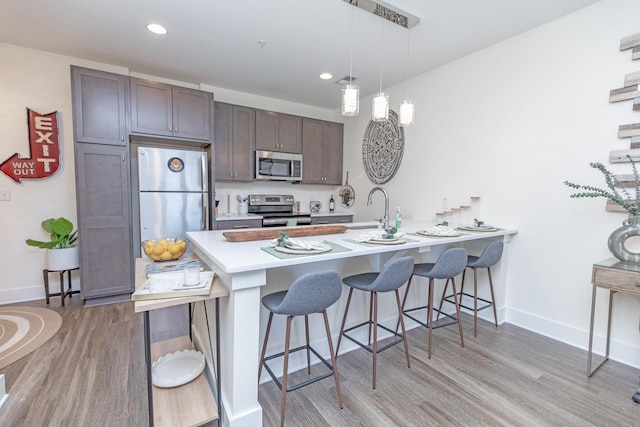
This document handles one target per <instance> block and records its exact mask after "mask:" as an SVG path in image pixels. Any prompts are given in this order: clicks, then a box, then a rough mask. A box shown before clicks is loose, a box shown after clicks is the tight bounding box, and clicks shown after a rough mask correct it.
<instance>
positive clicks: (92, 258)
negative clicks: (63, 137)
mask: <svg viewBox="0 0 640 427" xmlns="http://www.w3.org/2000/svg"><path fill="white" fill-rule="evenodd" d="M75 160H76V197H77V204H78V206H77V208H78V236H79V243H80V278H81V294H82V298H84V299H88V298H97V297H104V296H111V295H119V294H126V293H131V292H133V266H132V260H133V250H132V249H133V248H132V246H131V245H132V243H131V236H132V228H131V208H130V202H129V157H128V148H127V147H116V146H108V145H95V144H83V143H76V145H75Z"/></svg>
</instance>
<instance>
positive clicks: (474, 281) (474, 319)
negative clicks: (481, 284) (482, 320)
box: [473, 267, 478, 337]
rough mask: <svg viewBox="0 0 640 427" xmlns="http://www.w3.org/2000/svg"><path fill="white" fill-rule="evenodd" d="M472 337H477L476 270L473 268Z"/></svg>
mask: <svg viewBox="0 0 640 427" xmlns="http://www.w3.org/2000/svg"><path fill="white" fill-rule="evenodd" d="M473 336H474V337H477V336H478V269H477V268H475V267H474V268H473Z"/></svg>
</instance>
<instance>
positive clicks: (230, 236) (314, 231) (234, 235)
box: [222, 225, 349, 242]
mask: <svg viewBox="0 0 640 427" xmlns="http://www.w3.org/2000/svg"><path fill="white" fill-rule="evenodd" d="M348 228H349V227H347V226H346V225H312V226H310V227H277V228H263V229H262V230H244V231H225V232H223V233H222V235H223V236H224V237H225V238H226V239H227V240H228V241H230V242H249V241H252V240H272V239H275V238H277V237H278V233H279V232H280V231H286V232H287V233H289V237H304V236H320V235H323V234H340V233H344V232H345V231H347V229H348Z"/></svg>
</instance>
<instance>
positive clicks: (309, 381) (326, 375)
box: [262, 345, 333, 393]
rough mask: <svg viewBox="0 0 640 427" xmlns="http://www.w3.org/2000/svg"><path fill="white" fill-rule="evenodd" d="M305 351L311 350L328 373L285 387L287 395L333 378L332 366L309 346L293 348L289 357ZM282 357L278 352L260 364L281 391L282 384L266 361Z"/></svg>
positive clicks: (281, 353) (282, 354)
mask: <svg viewBox="0 0 640 427" xmlns="http://www.w3.org/2000/svg"><path fill="white" fill-rule="evenodd" d="M307 349H309V350H311V352H312V353H313V354H314V355H315V356H316V357H317V358H318V360H320V361H321V362H322V363H323V364H324V365H325V366H326V367H327V368H328V369H329V372H328V373H325V374H321V375H318V376H316V377H313V378H311V379H308V380H306V381H304V382H301V383H300V384H295V385H293V386H290V387H287V393H288V392H290V391H294V390H297V389H299V388H302V387H304V386H307V385H309V384H313V383H315V382H317V381H320V380H323V379H325V378H329V377H331V376H333V366H331V363H329V362H327V361H326V360H325V358H324V357H322V356H320V354H319V353H318V352H317V351H316V350H315V349H314V348H313V347H311V346H310V345H309V346H307V345H302V346H300V347H296V348H294V349H292V350H289V355H291V353H295V352H296V351H301V350H307ZM283 356H284V351H283V352H280V353H277V354H272V355H271V356H266V357H265V358H264V361H263V362H262V365H263V366H264V368H265V369H266V371H267V372H268V373H269V375H270V376H271V379H273V382H275V383H276V385H277V386H278V388H279V389H280V390H282V383H281V382H280V381H279V380H278V378H277V377H276V375H275V374H274V373H273V371H272V370H271V368H270V367H269V365H268V364H267V361H268V360H272V359H277V358H279V357H283Z"/></svg>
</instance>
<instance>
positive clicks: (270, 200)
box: [248, 194, 311, 227]
mask: <svg viewBox="0 0 640 427" xmlns="http://www.w3.org/2000/svg"><path fill="white" fill-rule="evenodd" d="M248 211H249V213H254V214H259V215H262V226H263V227H284V226H286V225H292V224H295V225H309V224H311V215H309V214H301V213H299V212H296V211H295V208H294V200H293V196H292V195H287V194H250V195H249V207H248Z"/></svg>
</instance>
